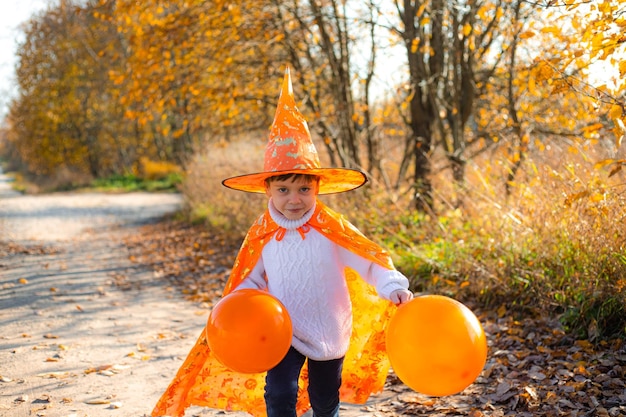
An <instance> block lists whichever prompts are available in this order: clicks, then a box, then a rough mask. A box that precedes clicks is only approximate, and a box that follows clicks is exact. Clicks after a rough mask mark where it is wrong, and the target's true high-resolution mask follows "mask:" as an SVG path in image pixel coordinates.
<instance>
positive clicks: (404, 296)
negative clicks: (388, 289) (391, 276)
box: [389, 289, 413, 306]
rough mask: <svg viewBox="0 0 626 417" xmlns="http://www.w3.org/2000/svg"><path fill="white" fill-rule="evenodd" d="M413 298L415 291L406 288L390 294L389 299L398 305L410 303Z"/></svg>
mask: <svg viewBox="0 0 626 417" xmlns="http://www.w3.org/2000/svg"><path fill="white" fill-rule="evenodd" d="M412 299H413V293H412V292H411V291H409V290H405V289H401V290H395V291H393V292H392V293H391V294H389V300H390V301H391V302H392V303H394V304H395V305H397V306H399V305H401V304H404V303H408V302H409V301H411V300H412Z"/></svg>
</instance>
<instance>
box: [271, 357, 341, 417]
mask: <svg viewBox="0 0 626 417" xmlns="http://www.w3.org/2000/svg"><path fill="white" fill-rule="evenodd" d="M305 360H307V358H306V357H305V356H304V355H303V354H301V353H300V352H298V351H297V350H295V349H294V348H293V347H291V348H290V349H289V352H287V355H286V356H285V358H284V359H283V360H282V361H281V362H280V363H279V364H278V365H276V366H275V367H274V368H273V369H270V370H269V371H268V372H267V377H266V378H265V406H266V409H267V417H296V401H297V399H298V378H299V377H300V370H301V369H302V367H303V366H304V362H305ZM342 367H343V358H340V359H333V360H329V361H314V360H312V359H308V368H309V399H310V401H311V407H312V408H313V413H314V416H315V417H337V416H339V387H340V386H341V369H342Z"/></svg>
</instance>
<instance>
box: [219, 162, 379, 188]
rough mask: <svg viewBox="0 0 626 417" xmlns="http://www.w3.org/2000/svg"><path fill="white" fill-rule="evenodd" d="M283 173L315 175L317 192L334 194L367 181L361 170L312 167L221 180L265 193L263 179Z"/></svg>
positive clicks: (224, 182)
mask: <svg viewBox="0 0 626 417" xmlns="http://www.w3.org/2000/svg"><path fill="white" fill-rule="evenodd" d="M284 174H307V175H316V176H318V177H319V178H320V183H319V192H318V194H336V193H343V192H345V191H351V190H355V189H357V188H359V187H361V186H362V185H363V184H365V183H366V182H367V177H366V176H365V174H364V173H362V172H361V171H358V170H356V169H349V168H312V169H293V170H287V171H270V172H259V173H256V174H247V175H239V176H236V177H231V178H226V179H225V180H224V181H222V184H223V185H224V186H225V187H228V188H232V189H233V190H238V191H246V192H249V193H261V194H265V180H266V179H267V178H269V177H274V176H277V175H284Z"/></svg>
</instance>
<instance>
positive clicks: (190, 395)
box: [152, 200, 395, 417]
mask: <svg viewBox="0 0 626 417" xmlns="http://www.w3.org/2000/svg"><path fill="white" fill-rule="evenodd" d="M308 224H309V225H310V226H311V227H313V228H314V229H316V230H317V231H318V232H320V233H322V234H323V235H325V236H326V237H328V238H329V239H330V240H331V241H333V242H335V243H337V244H339V245H341V246H343V247H345V248H347V249H348V250H351V251H352V252H354V253H356V254H358V255H360V256H362V257H364V258H366V259H368V260H370V261H372V262H375V263H377V264H379V265H381V266H383V267H385V268H389V269H391V268H393V263H392V261H391V258H390V256H389V254H388V253H387V252H386V251H384V250H383V249H382V248H381V247H380V246H379V245H377V244H376V243H374V242H372V241H371V240H369V239H368V238H366V237H365V236H364V235H363V234H362V233H361V232H360V231H359V230H358V229H356V228H355V227H354V226H353V225H352V224H350V223H349V222H348V221H347V220H345V219H344V218H343V217H342V216H341V215H340V214H338V213H336V212H334V211H332V210H331V209H329V208H328V207H326V206H325V205H323V204H322V202H321V201H319V200H318V201H317V206H316V210H315V213H314V214H313V216H312V218H311V220H310V221H309V223H308ZM279 229H281V227H280V226H278V225H277V224H276V223H275V222H274V221H273V220H272V218H271V216H270V214H269V211H268V210H266V211H265V213H264V214H263V215H262V216H260V217H259V219H258V220H257V221H256V222H255V224H254V225H253V226H252V227H251V228H250V230H249V231H248V234H247V235H246V238H245V239H244V242H243V244H242V246H241V249H240V251H239V254H238V255H237V259H236V260H235V264H234V266H233V270H232V271H231V274H230V277H229V279H228V282H227V283H226V287H225V289H224V295H227V294H229V293H230V292H232V291H233V290H234V289H235V288H237V286H238V285H239V284H240V283H241V282H242V281H243V280H244V279H245V278H246V276H247V275H248V274H249V273H250V270H251V268H253V267H254V265H256V262H257V261H258V259H259V257H260V256H261V251H262V249H263V247H264V245H265V244H266V243H267V242H268V241H269V240H270V239H272V237H273V236H274V234H275V233H276V232H277V231H279ZM345 275H346V282H347V284H348V288H349V290H350V298H351V301H352V305H353V325H352V336H351V339H350V347H349V349H348V352H347V353H346V357H345V361H344V366H343V374H342V378H343V382H342V386H341V391H340V396H341V401H343V402H348V403H354V404H363V403H365V402H366V401H367V399H368V398H369V396H370V394H372V393H375V392H380V391H381V390H382V389H383V386H384V384H385V379H386V377H387V373H388V371H389V366H390V365H389V359H388V358H387V354H386V350H385V328H386V326H387V323H388V321H389V319H390V318H391V316H392V314H393V312H394V311H395V306H394V305H393V304H392V303H391V302H389V301H387V300H384V299H382V298H380V297H379V296H378V295H377V294H376V289H375V288H374V287H373V286H371V285H369V284H368V283H367V282H365V281H364V280H363V279H361V278H360V277H359V276H358V274H357V273H356V272H354V271H353V270H351V269H346V274H345ZM306 383H307V372H306V368H305V369H303V370H302V374H301V377H300V384H299V386H300V388H299V394H298V405H297V409H298V414H299V415H301V414H303V413H304V412H306V410H308V409H309V408H310V405H309V399H308V394H307V391H306ZM264 387H265V373H260V374H241V373H237V372H234V371H231V370H230V369H228V368H226V367H225V366H223V365H222V364H221V363H220V362H219V361H218V360H217V359H216V358H215V356H214V355H213V354H212V352H211V351H210V349H209V346H208V343H207V336H206V327H205V329H204V330H203V331H202V333H200V337H199V338H198V340H197V341H196V344H195V345H194V347H193V348H192V349H191V351H190V352H189V354H188V356H187V359H185V362H184V363H183V365H182V366H181V367H180V369H179V370H178V373H177V374H176V376H175V377H174V380H173V381H172V382H171V383H170V385H169V387H168V388H167V390H166V391H165V392H164V393H163V395H162V396H161V398H160V399H159V401H158V402H157V404H156V406H155V408H154V410H153V411H152V416H153V417H157V416H166V415H167V416H172V417H180V416H183V415H184V413H185V409H186V408H187V407H188V406H190V405H198V406H205V407H210V408H216V409H221V410H229V411H245V412H248V413H250V414H252V415H253V416H255V417H265V416H266V412H265V401H264V399H263V394H264Z"/></svg>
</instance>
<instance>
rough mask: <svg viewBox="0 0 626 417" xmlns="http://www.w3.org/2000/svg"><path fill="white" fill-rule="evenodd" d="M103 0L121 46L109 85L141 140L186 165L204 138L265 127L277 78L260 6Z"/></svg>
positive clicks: (263, 9) (273, 47) (263, 7)
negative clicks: (120, 63) (120, 62)
mask: <svg viewBox="0 0 626 417" xmlns="http://www.w3.org/2000/svg"><path fill="white" fill-rule="evenodd" d="M106 3H114V4H115V18H114V21H115V25H116V26H117V30H118V32H119V33H120V35H121V36H122V38H123V39H124V43H125V45H126V49H125V51H126V52H125V56H124V60H125V63H126V64H125V67H124V68H121V69H119V70H117V71H114V72H112V73H111V76H112V80H113V81H114V82H115V83H116V84H117V85H120V86H122V88H123V90H124V91H125V94H124V95H122V96H120V102H121V103H122V104H123V105H124V106H126V107H127V112H126V116H127V118H128V119H129V120H134V121H136V123H137V125H138V128H139V129H141V130H142V131H144V134H146V135H147V138H148V139H147V143H153V144H156V143H160V142H162V143H165V144H166V146H165V147H160V150H159V152H165V151H166V150H167V152H170V154H169V156H171V157H172V158H173V159H174V160H175V161H177V162H178V163H180V164H181V165H184V164H185V163H186V160H187V159H188V158H189V157H190V156H191V154H192V153H193V152H194V151H195V149H197V148H198V145H199V144H200V143H201V142H202V141H203V140H205V139H208V140H211V138H215V137H227V138H228V137H230V136H233V135H237V134H241V133H242V132H245V131H246V130H254V129H259V128H266V127H267V126H269V124H270V122H271V120H268V116H267V115H268V112H267V111H266V110H267V108H269V107H273V105H274V104H275V102H276V99H277V97H275V92H276V91H277V88H278V87H277V86H278V85H279V80H280V77H281V76H282V74H281V71H280V69H279V68H276V66H275V61H277V60H279V58H278V57H277V52H276V41H277V37H278V35H277V34H276V33H275V32H274V31H272V30H271V28H270V27H268V25H267V12H266V4H265V3H264V2H254V3H245V4H244V3H243V2H233V1H221V0H216V1H199V0H197V1H191V2H164V1H159V0H150V1H145V2H135V1H126V0H117V1H114V2H111V1H105V2H103V4H106ZM270 92H271V93H270Z"/></svg>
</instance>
